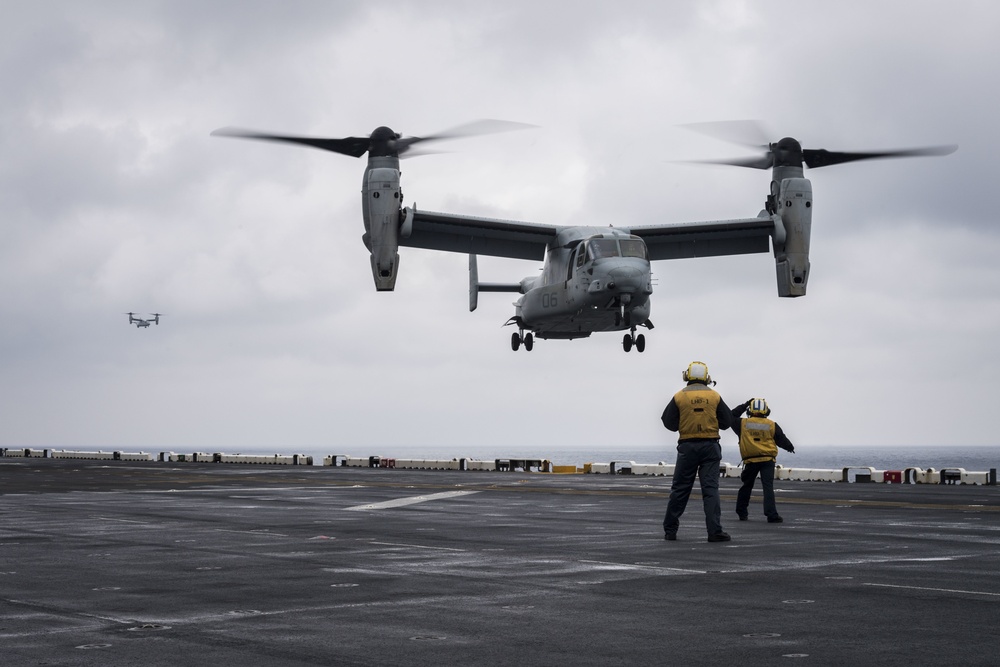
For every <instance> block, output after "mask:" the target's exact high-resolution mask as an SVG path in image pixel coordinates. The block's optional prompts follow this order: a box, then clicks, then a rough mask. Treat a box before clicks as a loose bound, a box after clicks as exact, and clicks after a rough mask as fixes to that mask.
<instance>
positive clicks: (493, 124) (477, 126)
mask: <svg viewBox="0 0 1000 667" xmlns="http://www.w3.org/2000/svg"><path fill="white" fill-rule="evenodd" d="M533 127H537V126H535V125H529V124H528V123H517V122H514V121H509V120H493V119H489V118H487V119H483V120H476V121H473V122H471V123H465V124H464V125H459V126H457V127H453V128H451V129H450V130H444V131H443V132H437V133H435V134H428V135H425V136H422V137H401V138H399V139H396V142H395V147H396V150H397V151H398V152H399V154H400V155H402V154H403V153H405V152H406V151H408V150H409V149H410V146H412V145H414V144H417V143H421V142H424V141H444V140H446V139H461V138H463V137H473V136H478V135H481V134H497V133H500V132H513V131H515V130H527V129H530V128H533ZM421 154H425V153H424V152H421Z"/></svg>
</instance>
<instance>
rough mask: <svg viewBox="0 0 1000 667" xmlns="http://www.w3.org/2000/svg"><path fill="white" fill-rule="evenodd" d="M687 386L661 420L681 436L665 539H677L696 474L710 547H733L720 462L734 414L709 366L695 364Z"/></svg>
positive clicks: (686, 373) (685, 375)
mask: <svg viewBox="0 0 1000 667" xmlns="http://www.w3.org/2000/svg"><path fill="white" fill-rule="evenodd" d="M681 377H682V378H683V379H684V381H685V382H687V386H686V387H684V388H683V389H681V390H680V391H679V392H677V393H676V394H674V397H673V398H672V399H670V403H668V404H667V407H666V408H665V409H664V410H663V415H662V416H661V417H660V419H661V421H662V422H663V425H664V426H665V427H667V428H668V429H670V430H671V431H676V432H677V436H678V437H677V463H676V465H675V466H674V480H673V483H672V484H671V486H670V500H669V501H668V502H667V514H666V516H665V517H664V518H663V533H664V539H667V540H676V539H677V528H678V526H680V520H681V515H682V514H684V508H685V507H687V502H688V498H689V497H690V495H691V489H692V487H694V478H695V475H697V476H698V479H699V481H700V482H701V497H702V503H703V504H704V506H705V527H706V528H707V529H708V541H709V542H728V541H729V539H730V538H729V535H728V534H726V533H725V532H723V530H722V507H721V505H720V504H719V462H720V461H721V460H722V445H721V444H720V443H719V431H725V430H726V429H727V428H729V427H730V426H731V424H732V418H733V414H732V411H731V410H730V409H729V406H727V405H726V403H725V401H723V400H722V397H721V396H719V394H718V392H716V391H715V390H714V389H712V388H710V387H709V386H708V385H709V383H712V384H715V383H714V382H712V378H711V377H709V375H708V366H706V365H705V364H703V363H702V362H700V361H692V362H691V364H689V365H688V368H687V370H686V371H684V373H683V374H682V375H681Z"/></svg>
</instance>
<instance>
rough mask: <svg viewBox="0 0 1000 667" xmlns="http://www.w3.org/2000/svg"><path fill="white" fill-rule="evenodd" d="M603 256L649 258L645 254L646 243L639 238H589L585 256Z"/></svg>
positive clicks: (594, 257) (590, 257) (593, 257)
mask: <svg viewBox="0 0 1000 667" xmlns="http://www.w3.org/2000/svg"><path fill="white" fill-rule="evenodd" d="M605 257H639V258H640V259H649V256H648V255H647V254H646V244H645V242H644V241H643V240H642V239H640V238H637V237H634V236H633V237H631V238H627V239H599V238H598V239H590V240H589V241H588V242H587V258H588V259H590V260H595V259H603V258H605Z"/></svg>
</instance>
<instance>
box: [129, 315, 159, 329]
mask: <svg viewBox="0 0 1000 667" xmlns="http://www.w3.org/2000/svg"><path fill="white" fill-rule="evenodd" d="M126 315H128V323H129V324H134V325H135V327H136V329H148V328H149V325H150V324H155V325H157V326H159V324H160V318H161V317H163V313H150V315H152V316H153V319H151V320H144V319H142V318H140V317H135V313H126Z"/></svg>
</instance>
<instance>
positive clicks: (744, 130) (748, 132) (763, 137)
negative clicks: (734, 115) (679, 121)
mask: <svg viewBox="0 0 1000 667" xmlns="http://www.w3.org/2000/svg"><path fill="white" fill-rule="evenodd" d="M679 127H683V128H685V129H688V130H693V131H695V132H698V133H699V134H704V135H706V136H709V137H712V138H713V139H721V140H722V141H728V142H729V143H733V144H743V145H744V146H750V147H751V148H767V145H768V143H769V142H770V141H771V140H770V139H769V138H768V136H767V132H765V131H764V125H763V124H762V123H761V122H760V121H759V120H718V121H712V122H710V123H687V124H685V125H680V126H679ZM739 166H746V165H739Z"/></svg>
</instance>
